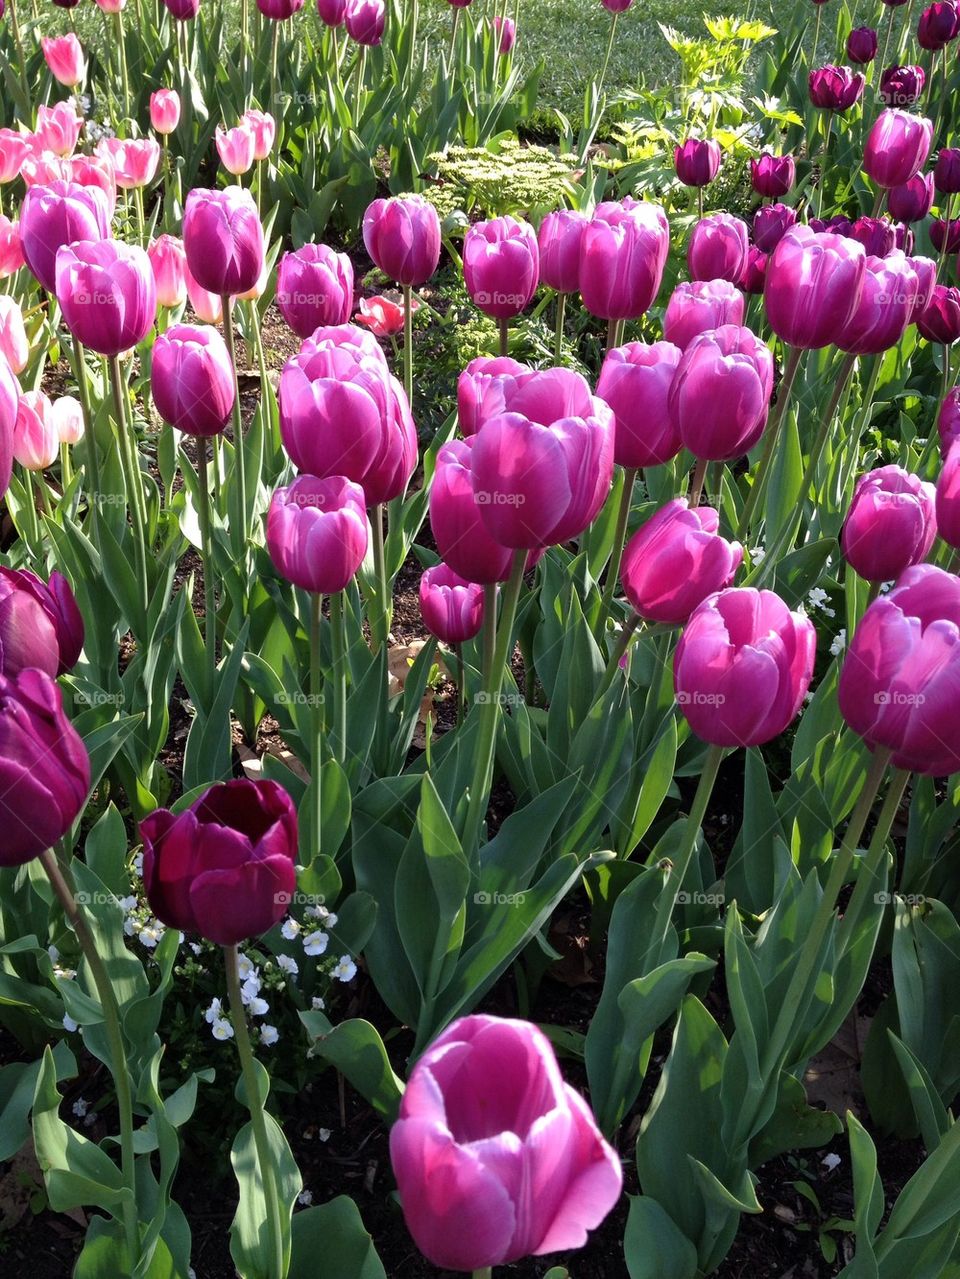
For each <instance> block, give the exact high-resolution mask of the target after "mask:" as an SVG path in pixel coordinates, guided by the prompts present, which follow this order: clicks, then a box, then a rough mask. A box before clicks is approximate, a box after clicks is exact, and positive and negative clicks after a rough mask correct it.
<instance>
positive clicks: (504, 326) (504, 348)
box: [497, 318, 510, 356]
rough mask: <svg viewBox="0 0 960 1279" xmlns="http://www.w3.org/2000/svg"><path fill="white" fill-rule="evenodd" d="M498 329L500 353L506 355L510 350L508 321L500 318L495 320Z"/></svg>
mask: <svg viewBox="0 0 960 1279" xmlns="http://www.w3.org/2000/svg"><path fill="white" fill-rule="evenodd" d="M497 326H498V328H499V330H500V354H501V356H506V355H508V354H509V352H510V321H509V320H507V319H504V318H501V319H499V320H498V321H497Z"/></svg>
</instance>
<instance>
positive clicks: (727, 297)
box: [597, 280, 744, 461]
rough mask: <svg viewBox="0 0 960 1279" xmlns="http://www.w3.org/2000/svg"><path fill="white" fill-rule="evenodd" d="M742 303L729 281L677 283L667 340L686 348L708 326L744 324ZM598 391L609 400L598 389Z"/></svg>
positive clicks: (665, 333) (665, 324) (669, 310)
mask: <svg viewBox="0 0 960 1279" xmlns="http://www.w3.org/2000/svg"><path fill="white" fill-rule="evenodd" d="M743 305H744V302H743V294H742V293H741V292H740V291H739V290H738V289H737V288H736V287H735V286H734V285H732V284H731V283H730V282H729V280H694V281H693V283H692V284H686V283H684V284H678V285H677V287H676V288H675V289H674V290H673V293H672V294H671V295H670V301H669V302H668V303H667V309H666V311H665V312H664V316H663V336H664V339H665V340H666V341H667V342H672V343H673V345H674V346H678V347H679V348H680V350H681V351H684V350H686V348H687V347H688V346H689V345H690V343H691V342H692V341H693V339H694V338H695V337H697V336H699V334H701V333H706V331H707V330H708V329H718V328H720V326H721V324H737V325H739V324H742V323H743ZM597 394H598V395H599V396H600V398H601V399H606V396H604V394H603V392H602V391H600V390H599V389H598V390H597ZM619 460H620V459H619V458H618V459H617V461H619Z"/></svg>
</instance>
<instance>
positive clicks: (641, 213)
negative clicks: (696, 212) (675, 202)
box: [580, 196, 670, 320]
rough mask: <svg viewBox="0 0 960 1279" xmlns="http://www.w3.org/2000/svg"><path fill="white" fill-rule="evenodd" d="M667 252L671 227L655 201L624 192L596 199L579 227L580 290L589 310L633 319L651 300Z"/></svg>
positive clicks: (608, 316)
mask: <svg viewBox="0 0 960 1279" xmlns="http://www.w3.org/2000/svg"><path fill="white" fill-rule="evenodd" d="M669 252H670V227H669V224H668V222H667V218H666V214H665V213H664V211H663V209H661V207H660V206H659V205H658V204H648V203H645V202H638V201H636V200H632V199H630V197H629V196H628V197H626V198H625V199H624V200H622V201H619V202H607V203H604V204H598V205H597V208H596V211H595V212H594V215H593V218H592V219H591V221H590V224H589V226H588V227H587V229H586V230H585V231H584V233H583V243H582V246H581V261H580V292H581V296H582V297H583V304H584V306H585V307H586V308H587V310H588V311H589V312H590V313H591V314H592V315H597V316H599V317H600V318H601V319H604V320H632V319H637V318H639V317H640V316H641V315H643V313H644V311H646V310H647V308H648V307H649V306H650V305H651V304H652V303H653V300H654V299H655V298H656V296H657V293H658V291H659V289H660V281H661V280H662V279H663V268H664V266H665V265H666V261H667V255H668V254H669Z"/></svg>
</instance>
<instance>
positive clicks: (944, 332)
mask: <svg viewBox="0 0 960 1279" xmlns="http://www.w3.org/2000/svg"><path fill="white" fill-rule="evenodd" d="M915 323H916V326H917V332H918V333H919V334H920V336H921V337H923V338H926V339H927V341H928V342H937V343H939V344H940V345H941V346H952V345H953V343H954V342H956V340H957V338H960V289H956V288H950V286H949V285H946V284H937V285H935V286H934V289H933V293H932V295H931V297H930V301H929V302H928V303H927V305H926V306H925V307H924V309H923V311H922V312H921V314H920V315H918V316H917V318H916V320H915Z"/></svg>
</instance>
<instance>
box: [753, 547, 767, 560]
mask: <svg viewBox="0 0 960 1279" xmlns="http://www.w3.org/2000/svg"><path fill="white" fill-rule="evenodd" d="M766 553H767V548H766V547H765V546H755V547H753V549H752V550H751V552H750V563H751V564H762V563H763V557H764V556H765V555H766Z"/></svg>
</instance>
